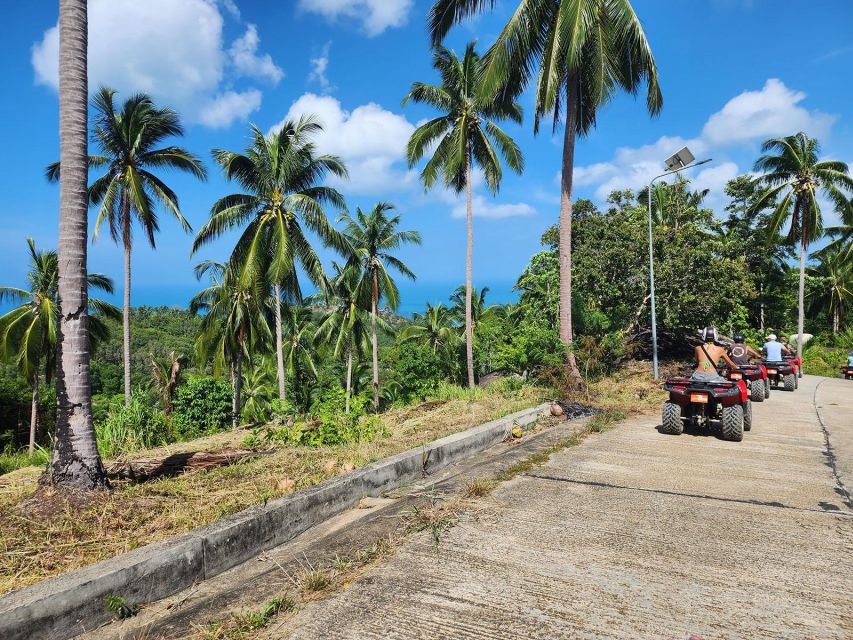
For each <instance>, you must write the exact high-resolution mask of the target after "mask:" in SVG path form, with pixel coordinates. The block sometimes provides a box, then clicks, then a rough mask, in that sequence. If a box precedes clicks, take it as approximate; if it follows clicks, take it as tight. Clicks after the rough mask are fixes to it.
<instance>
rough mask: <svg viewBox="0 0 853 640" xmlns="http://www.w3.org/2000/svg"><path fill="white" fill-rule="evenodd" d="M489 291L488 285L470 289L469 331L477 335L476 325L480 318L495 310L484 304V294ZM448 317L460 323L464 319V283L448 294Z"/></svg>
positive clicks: (486, 316) (483, 318) (482, 318)
mask: <svg viewBox="0 0 853 640" xmlns="http://www.w3.org/2000/svg"><path fill="white" fill-rule="evenodd" d="M488 293H489V288H488V287H483V288H482V289H481V290H479V291H478V290H477V287H473V288H472V289H471V331H472V333H473V334H474V335H477V325H478V324H480V322H481V321H482V320H485V319H486V318H489V317H490V316H491V315H492V314H494V312H495V307H494V306H490V305H487V304H486V295H487V294H488ZM450 302H451V303H452V304H451V305H450V310H449V313H450V317H451V318H452V319H453V320H454V321H456V322H458V323H459V324H462V323H463V321H464V319H465V285H461V286H459V287H457V288H456V291H454V292H453V293H452V294H451V296H450Z"/></svg>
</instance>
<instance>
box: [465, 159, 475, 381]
mask: <svg viewBox="0 0 853 640" xmlns="http://www.w3.org/2000/svg"><path fill="white" fill-rule="evenodd" d="M465 223H466V226H467V228H468V244H467V249H466V253H465V360H466V363H467V365H468V387H469V388H471V389H473V388H474V384H475V383H474V328H473V326H472V324H473V323H472V321H471V289H472V282H471V280H472V271H473V261H474V212H473V211H472V209H471V149H470V147H466V149H465Z"/></svg>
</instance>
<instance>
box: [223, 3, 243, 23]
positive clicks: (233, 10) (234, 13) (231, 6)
mask: <svg viewBox="0 0 853 640" xmlns="http://www.w3.org/2000/svg"><path fill="white" fill-rule="evenodd" d="M222 6H223V7H225V10H226V11H227V12H228V13H229V14H230V15H231V17H232V18H234V19H236V20H239V19H240V7H238V6H237V3H236V2H234V0H222Z"/></svg>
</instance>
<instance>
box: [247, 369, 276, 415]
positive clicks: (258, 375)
mask: <svg viewBox="0 0 853 640" xmlns="http://www.w3.org/2000/svg"><path fill="white" fill-rule="evenodd" d="M271 364H272V363H269V362H267V361H266V359H265V358H256V359H255V360H254V361H253V362H252V365H251V366H250V367H249V370H248V371H247V372H246V375H245V376H244V377H245V380H244V393H245V396H246V401H245V403H244V404H243V415H245V416H246V418H247V419H248V420H250V421H252V422H255V423H258V422H265V421H267V420H268V419H269V417H270V410H271V409H272V399H273V397H274V396H275V387H274V383H273V377H274V375H273V373H272V368H271V367H270V365H271Z"/></svg>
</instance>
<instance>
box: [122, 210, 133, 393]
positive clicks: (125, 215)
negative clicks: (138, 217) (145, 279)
mask: <svg viewBox="0 0 853 640" xmlns="http://www.w3.org/2000/svg"><path fill="white" fill-rule="evenodd" d="M121 222H122V226H123V227H124V228H123V233H124V308H123V310H122V337H123V341H124V353H123V356H124V406H126V407H129V406H130V247H131V241H130V200H128V198H127V195H126V194H124V193H122V196H121Z"/></svg>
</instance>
